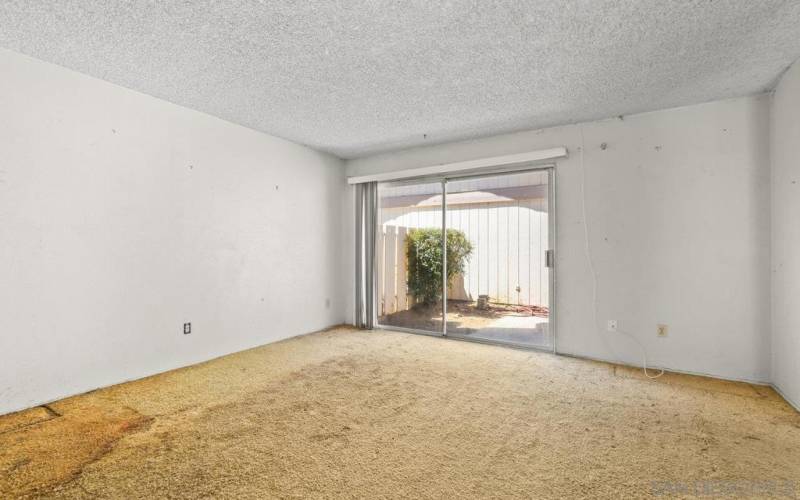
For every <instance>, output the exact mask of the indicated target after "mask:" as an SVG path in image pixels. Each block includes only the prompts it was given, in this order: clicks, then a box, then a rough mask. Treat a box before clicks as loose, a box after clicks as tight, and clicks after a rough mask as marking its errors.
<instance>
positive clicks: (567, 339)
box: [347, 95, 770, 382]
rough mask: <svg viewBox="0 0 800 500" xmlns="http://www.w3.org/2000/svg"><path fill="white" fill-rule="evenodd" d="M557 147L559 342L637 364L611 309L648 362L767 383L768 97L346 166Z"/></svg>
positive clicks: (421, 162)
mask: <svg viewBox="0 0 800 500" xmlns="http://www.w3.org/2000/svg"><path fill="white" fill-rule="evenodd" d="M557 146H566V147H567V148H568V149H569V153H570V154H569V158H567V159H564V160H559V161H558V162H557V166H556V180H557V183H556V192H557V193H556V194H557V196H556V218H557V221H558V234H557V256H556V265H557V276H556V280H557V289H556V298H555V303H556V312H557V348H558V350H559V351H560V352H562V353H569V354H574V355H579V356H586V357H591V358H600V359H607V360H616V361H622V362H626V363H634V364H641V362H642V357H641V352H640V350H639V349H638V348H637V346H636V345H635V344H634V343H633V342H632V341H631V340H630V339H628V338H626V337H624V336H622V335H620V334H617V333H609V332H606V331H605V330H606V329H605V324H606V320H608V319H616V320H617V321H618V323H619V328H620V329H621V330H624V331H627V332H630V333H631V334H632V335H634V336H635V337H636V338H637V339H638V340H639V341H641V342H642V344H643V345H644V346H645V348H646V351H647V354H648V356H649V362H650V363H651V364H652V365H656V366H662V367H666V368H670V369H673V370H680V371H686V372H693V373H701V374H708V375H713V376H717V377H723V378H728V379H739V380H749V381H756V382H767V381H769V377H770V344H769V335H770V334H769V328H770V313H769V310H770V304H769V294H770V278H769V274H770V273H769V271H770V269H769V256H770V251H769V241H770V229H769V228H770V215H769V206H770V201H769V193H770V173H769V166H770V161H769V153H770V152H769V96H768V95H758V96H753V97H745V98H740V99H733V100H726V101H718V102H712V103H707V104H701V105H696V106H688V107H683V108H676V109H670V110H664V111H657V112H652V113H644V114H639V115H632V116H625V117H624V119H613V120H605V121H598V122H591V123H583V124H578V125H569V126H564V127H555V128H549V129H543V130H534V131H526V132H518V133H512V134H505V135H499V136H495V137H489V138H485V139H476V140H470V141H462V142H454V143H450V144H443V145H436V146H430V147H422V148H415V149H410V150H406V151H401V152H397V153H389V154H382V155H377V156H372V157H366V158H361V159H356V160H351V161H348V162H347V172H348V175H365V174H371V173H378V172H390V171H393V170H400V169H408V168H415V167H423V166H429V165H435V164H439V163H449V162H456V161H464V160H471V159H477V158H485V157H491V156H501V155H508V154H513V153H522V152H526V151H532V150H538V149H547V148H551V147H557ZM584 177H585V193H586V196H585V203H586V214H587V217H586V220H585V221H584V217H583V213H582V205H583V196H582V192H583V191H584V190H583V189H582V185H583V181H584ZM584 222H586V223H587V224H588V233H589V244H590V253H591V259H592V261H593V263H594V266H595V268H596V270H597V279H598V289H597V297H598V300H597V322H596V323H595V321H594V315H593V312H592V311H593V307H594V305H593V303H592V275H591V273H590V268H589V260H588V259H587V255H586V245H585V241H586V240H585V237H584ZM348 262H352V259H348ZM350 265H351V266H352V264H350ZM348 295H351V294H350V293H349V294H348ZM351 305H352V304H351ZM351 314H352V313H351ZM658 324H667V325H669V336H668V337H667V338H658V337H657V336H656V327H657V325H658Z"/></svg>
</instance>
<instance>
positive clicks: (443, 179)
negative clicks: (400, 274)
mask: <svg viewBox="0 0 800 500" xmlns="http://www.w3.org/2000/svg"><path fill="white" fill-rule="evenodd" d="M526 172H546V173H547V235H548V246H549V248H548V250H546V251H545V252H546V253H547V252H548V251H549V252H550V254H551V257H550V259H547V257H546V256H545V266H546V267H547V268H548V269H549V273H548V290H549V304H548V308H549V314H548V329H549V330H550V331H551V332H552V339H553V345H552V347H551V348H549V349H544V348H542V347H538V346H533V345H528V344H522V343H518V342H505V341H498V340H487V339H480V338H470V337H465V336H462V335H459V336H455V337H453V336H449V335H447V229H448V228H447V182H448V181H450V180H466V179H480V178H483V177H497V176H502V175H505V174H515V173H526ZM426 182H427V183H434V182H440V183H441V184H442V226H441V227H442V330H441V331H440V332H433V331H426V330H420V329H416V328H405V327H399V326H392V325H382V324H380V323H378V322H376V324H375V328H377V329H379V330H389V331H390V330H395V331H400V332H406V333H415V334H421V335H428V336H431V337H441V338H447V339H453V340H463V341H465V342H477V343H480V344H491V345H500V346H507V347H513V348H517V349H525V350H534V351H545V352H553V353H556V352H558V351H557V349H556V342H557V338H558V335H557V327H556V316H557V312H556V267H557V266H556V262H557V261H558V259H557V258H556V256H557V255H558V253H557V248H556V245H557V233H556V228H557V225H558V224H557V217H556V168H555V165H554V164H546V165H527V166H517V167H511V168H509V167H505V168H498V169H488V170H486V171H483V172H480V173H464V174H459V173H457V172H456V173H452V174H448V175H436V176H425V177H418V178H413V179H402V180H399V181H383V182H380V184H390V185H394V186H398V185H412V184H421V183H426ZM378 210H379V211H380V207H379V208H378ZM548 262H549V264H550V265H547V264H548Z"/></svg>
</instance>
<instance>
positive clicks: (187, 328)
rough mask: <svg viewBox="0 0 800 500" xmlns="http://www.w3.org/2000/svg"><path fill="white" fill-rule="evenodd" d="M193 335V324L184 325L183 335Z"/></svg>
mask: <svg viewBox="0 0 800 500" xmlns="http://www.w3.org/2000/svg"><path fill="white" fill-rule="evenodd" d="M190 333H192V324H191V323H184V324H183V334H184V335H188V334H190Z"/></svg>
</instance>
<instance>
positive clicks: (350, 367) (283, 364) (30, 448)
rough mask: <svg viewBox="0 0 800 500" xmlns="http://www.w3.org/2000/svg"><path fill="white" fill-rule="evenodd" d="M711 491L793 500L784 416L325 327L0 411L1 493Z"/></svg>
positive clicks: (715, 393)
mask: <svg viewBox="0 0 800 500" xmlns="http://www.w3.org/2000/svg"><path fill="white" fill-rule="evenodd" d="M704 488H705V490H704ZM709 489H717V490H719V491H722V492H723V493H724V492H728V493H731V492H738V493H740V495H739V496H742V495H741V493H744V494H746V495H745V496H747V495H750V494H752V495H753V496H762V497H763V496H783V495H785V496H789V495H790V494H793V495H800V414H798V413H797V412H796V411H795V410H794V409H792V408H791V407H790V406H789V405H787V404H786V403H785V402H784V401H783V400H782V399H781V398H780V397H779V396H778V395H777V394H776V393H775V392H774V391H772V390H771V389H769V388H766V387H761V386H755V385H750V384H743V383H733V382H724V381H719V380H713V379H707V378H702V377H693V376H686V375H677V374H666V375H665V376H664V377H662V378H660V379H658V380H655V381H653V380H648V379H645V378H644V377H643V376H642V375H641V374H640V373H639V372H638V371H636V370H633V369H629V368H624V367H619V366H615V365H611V364H605V363H598V362H592V361H585V360H578V359H572V358H566V357H559V356H553V355H550V354H545V353H537V352H528V351H521V350H513V349H508V348H502V347H495V346H488V345H480V344H471V343H467V342H457V341H445V340H441V339H436V338H429V337H425V336H415V335H409V334H402V333H396V332H363V331H357V330H353V329H350V328H337V329H333V330H329V331H325V332H320V333H315V334H312V335H307V336H303V337H298V338H294V339H290V340H286V341H283V342H279V343H275V344H271V345H267V346H264V347H260V348H257V349H252V350H249V351H245V352H242V353H238V354H233V355H230V356H226V357H223V358H219V359H216V360H213V361H210V362H207V363H203V364H200V365H196V366H192V367H189V368H184V369H180V370H175V371H172V372H168V373H165V374H162V375H157V376H154V377H149V378H147V379H143V380H139V381H135V382H130V383H126V384H121V385H117V386H114V387H110V388H107V389H102V390H98V391H94V392H91V393H88V394H84V395H81V396H76V397H73V398H69V399H66V400H63V401H59V402H57V403H53V404H51V405H48V406H47V407H37V408H33V409H31V410H27V411H24V412H20V413H16V414H12V415H7V416H5V417H0V498H9V497H26V496H27V497H37V496H43V497H54V498H144V497H151V498H200V497H215V498H220V497H229V498H456V497H472V498H565V497H592V498H646V497H651V496H661V497H670V496H678V497H691V496H693V495H696V494H697V493H702V492H703V491H709ZM723 496H734V495H723Z"/></svg>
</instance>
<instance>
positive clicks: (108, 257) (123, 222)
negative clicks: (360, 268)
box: [0, 51, 349, 414]
mask: <svg viewBox="0 0 800 500" xmlns="http://www.w3.org/2000/svg"><path fill="white" fill-rule="evenodd" d="M0 75H3V76H2V78H0V414H2V413H5V412H9V411H12V410H17V409H21V408H25V407H28V406H31V405H35V404H38V403H42V402H46V401H49V400H53V399H57V398H60V397H63V396H67V395H71V394H75V393H80V392H83V391H86V390H89V389H93V388H96V387H99V386H105V385H109V384H114V383H117V382H121V381H124V380H129V379H135V378H138V377H142V376H145V375H149V374H153V373H156V372H160V371H164V370H169V369H173V368H176V367H179V366H183V365H188V364H192V363H196V362H199V361H202V360H206V359H209V358H212V357H215V356H219V355H222V354H225V353H230V352H233V351H238V350H242V349H245V348H248V347H252V346H257V345H260V344H264V343H267V342H271V341H275V340H278V339H281V338H285V337H289V336H292V335H297V334H301V333H305V332H310V331H313V330H317V329H320V328H323V327H326V326H329V325H332V324H336V323H340V322H342V321H343V320H344V311H345V302H346V301H347V298H346V297H343V296H342V293H341V288H340V287H341V282H342V280H344V279H349V275H344V274H343V273H342V272H341V268H342V265H341V263H342V258H344V256H343V255H342V252H343V250H342V248H343V247H344V245H345V243H344V242H343V241H342V240H341V237H342V235H341V231H342V229H344V228H343V227H341V222H342V219H341V217H342V213H343V209H342V198H343V196H344V195H345V193H346V190H345V187H344V169H343V166H342V162H341V161H340V160H338V159H336V158H333V157H331V156H328V155H325V154H321V153H318V152H315V151H313V150H311V149H309V148H306V147H302V146H299V145H296V144H293V143H290V142H287V141H284V140H281V139H277V138H274V137H271V136H268V135H264V134H261V133H258V132H255V131H253V130H249V129H246V128H243V127H240V126H237V125H233V124H230V123H227V122H225V121H222V120H219V119H217V118H213V117H211V116H208V115H205V114H202V113H199V112H195V111H191V110H189V109H185V108H182V107H179V106H175V105H172V104H169V103H167V102H164V101H161V100H158V99H155V98H152V97H149V96H146V95H142V94H139V93H136V92H133V91H130V90H127V89H124V88H121V87H118V86H115V85H112V84H109V83H106V82H103V81H100V80H96V79H93V78H90V77H87V76H84V75H81V74H78V73H75V72H72V71H69V70H66V69H64V68H61V67H58V66H55V65H51V64H47V63H44V62H41V61H37V60H35V59H31V58H28V57H25V56H22V55H19V54H16V53H12V52H8V51H0ZM348 258H349V257H348ZM328 299H329V300H330V303H329V304H328V305H326V300H328ZM184 322H191V323H192V327H193V331H192V333H191V335H183V333H182V325H183V323H184Z"/></svg>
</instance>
